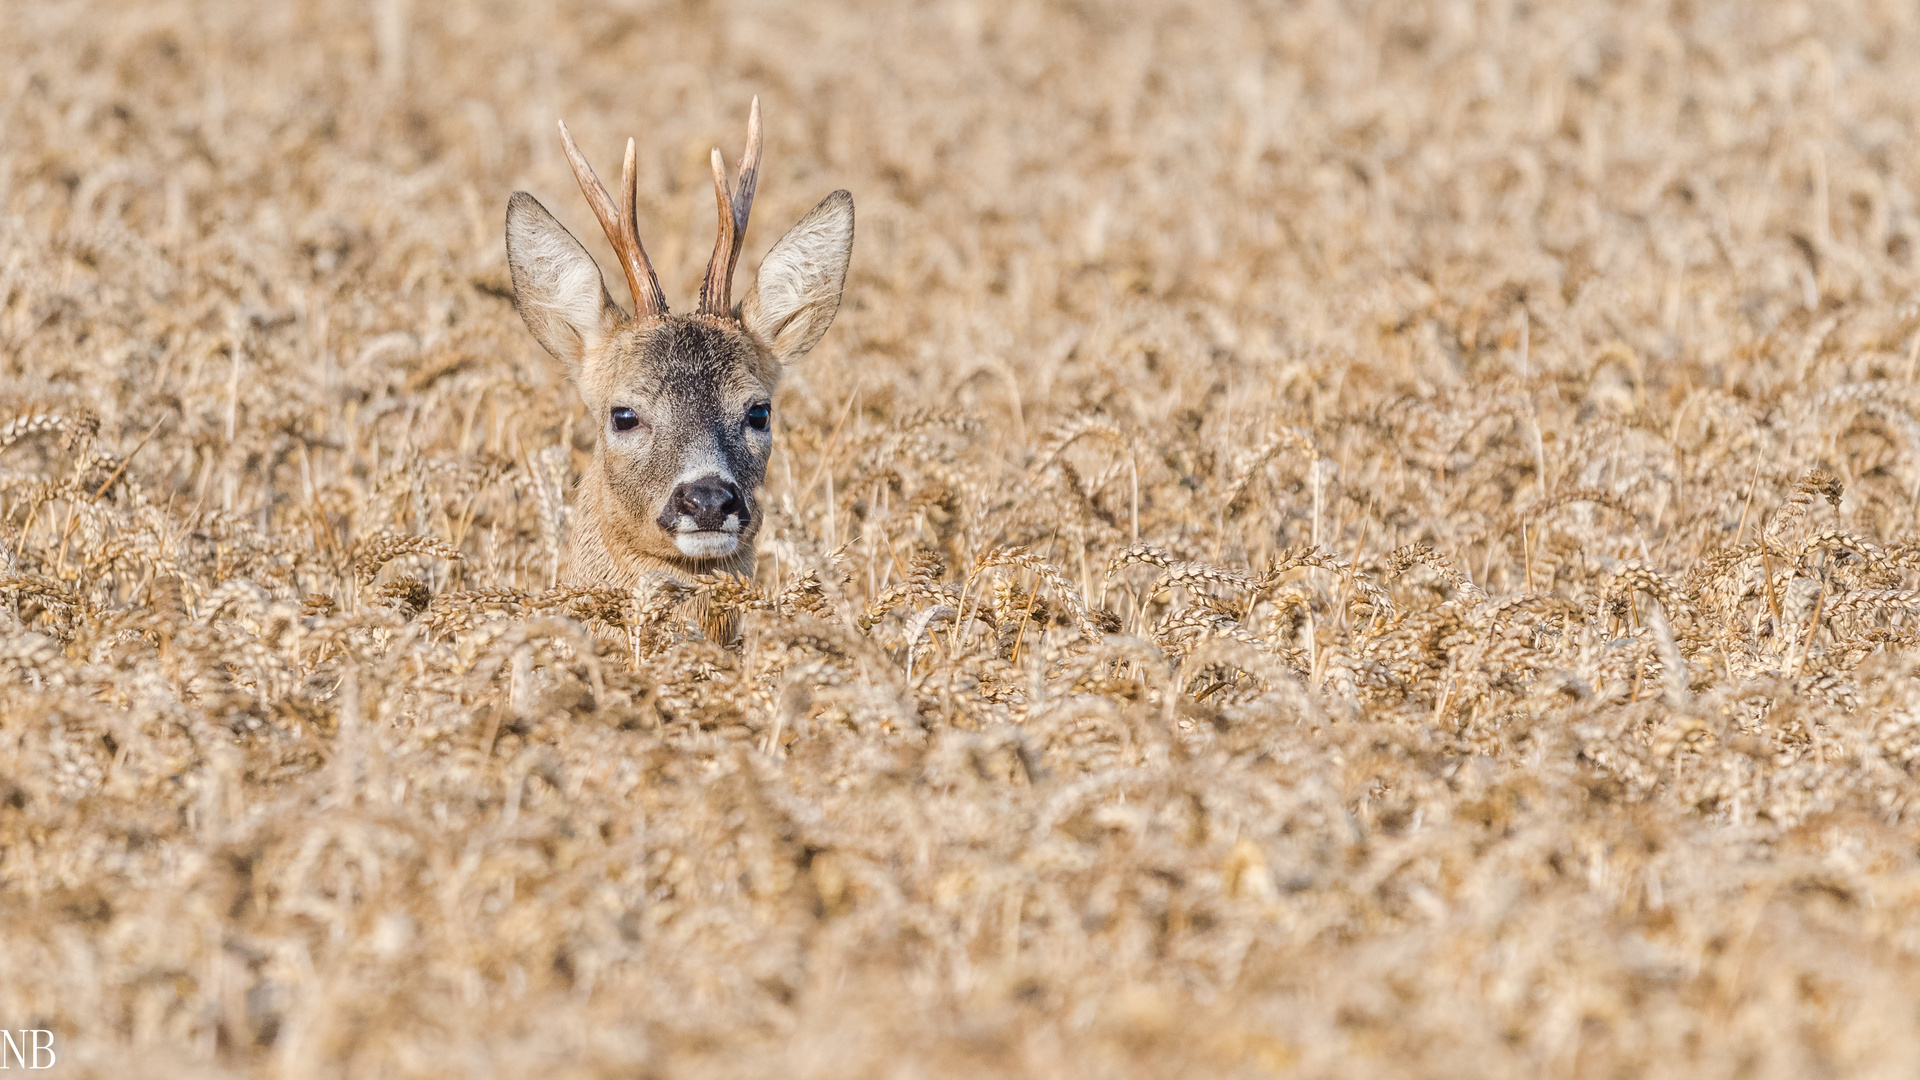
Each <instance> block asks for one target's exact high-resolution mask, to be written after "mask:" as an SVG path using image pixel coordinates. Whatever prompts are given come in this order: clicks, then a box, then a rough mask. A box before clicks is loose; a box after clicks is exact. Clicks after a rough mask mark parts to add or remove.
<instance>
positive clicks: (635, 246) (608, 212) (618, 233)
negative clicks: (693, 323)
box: [560, 120, 667, 317]
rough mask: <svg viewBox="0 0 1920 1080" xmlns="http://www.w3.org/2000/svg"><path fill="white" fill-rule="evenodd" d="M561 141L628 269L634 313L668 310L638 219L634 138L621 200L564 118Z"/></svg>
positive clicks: (623, 164)
mask: <svg viewBox="0 0 1920 1080" xmlns="http://www.w3.org/2000/svg"><path fill="white" fill-rule="evenodd" d="M560 143H561V145H562V146H563V147H565V148H566V151H567V164H568V165H571V166H572V167H573V178H574V180H576V181H577V182H578V183H579V184H580V191H581V193H582V194H584V195H585V196H586V197H587V205H588V206H590V207H592V208H593V216H594V217H596V218H598V219H600V228H601V229H602V230H604V231H605V232H606V234H607V241H608V242H609V243H611V244H612V245H613V253H614V255H615V256H616V257H618V258H619V260H620V269H621V270H622V271H624V272H625V273H626V276H627V288H628V289H629V290H631V291H632V293H633V310H634V314H635V315H636V316H639V317H646V316H650V315H664V314H666V313H667V298H666V294H664V293H662V292H661V291H660V279H659V278H657V277H655V276H654V273H653V263H652V262H651V261H650V260H649V259H648V258H647V249H646V247H645V246H644V245H642V244H641V243H640V230H639V227H638V226H637V225H636V223H635V221H634V216H635V215H634V203H635V201H636V198H637V193H638V181H637V179H636V178H635V175H634V157H633V140H632V139H628V140H627V155H626V159H625V160H624V161H623V162H621V165H620V201H619V202H618V203H615V202H614V200H613V197H612V196H611V195H609V194H607V187H606V185H605V184H602V183H601V182H600V177H599V176H598V175H597V174H596V173H595V172H594V171H593V166H592V165H589V164H587V158H586V155H584V154H582V153H581V152H580V147H579V146H577V145H576V144H575V143H574V141H573V133H572V132H569V131H568V130H567V122H566V121H564V120H562V121H560Z"/></svg>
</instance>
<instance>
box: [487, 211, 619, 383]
mask: <svg viewBox="0 0 1920 1080" xmlns="http://www.w3.org/2000/svg"><path fill="white" fill-rule="evenodd" d="M507 267H508V269H510V270H512V271H513V306H514V307H516V308H518V309H519V310H520V318H522V319H524V320H526V324H527V329H528V330H531V331H533V337H534V340H536V341H538V342H539V343H540V344H541V346H542V347H544V348H545V349H546V350H547V351H548V352H550V353H552V354H553V356H554V359H556V360H559V361H560V362H561V363H563V364H565V365H567V368H568V369H569V370H571V371H572V372H574V373H575V377H576V378H577V377H578V374H579V371H580V365H581V362H582V361H583V359H584V358H585V356H586V354H587V352H588V351H589V350H590V349H592V348H593V347H594V346H596V345H598V344H599V343H600V342H602V341H605V340H606V339H607V337H608V335H610V334H612V333H613V331H614V328H615V327H616V326H618V325H619V322H620V308H619V307H618V306H617V305H616V304H614V302H613V297H611V296H608V295H607V286H606V283H605V282H604V281H602V280H601V277H600V267H599V266H598V265H596V264H595V263H594V261H593V256H591V255H588V254H587V249H586V248H584V247H581V246H580V241H578V240H575V239H574V238H573V234H572V233H570V232H568V231H567V229H566V226H564V225H562V224H560V223H559V222H558V221H555V220H554V218H553V215H552V214H549V213H547V208H546V207H544V206H541V205H540V200H538V199H536V198H534V197H533V196H531V195H529V194H527V193H526V192H524V191H516V192H514V193H513V197H512V198H510V199H508V200H507Z"/></svg>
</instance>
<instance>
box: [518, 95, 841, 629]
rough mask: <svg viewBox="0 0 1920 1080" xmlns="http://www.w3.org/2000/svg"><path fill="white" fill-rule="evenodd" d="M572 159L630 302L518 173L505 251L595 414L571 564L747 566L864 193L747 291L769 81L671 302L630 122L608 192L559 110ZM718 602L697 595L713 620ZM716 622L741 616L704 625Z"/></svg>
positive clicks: (801, 234)
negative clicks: (691, 267)
mask: <svg viewBox="0 0 1920 1080" xmlns="http://www.w3.org/2000/svg"><path fill="white" fill-rule="evenodd" d="M560 139H561V143H562V145H563V146H564V147H565V148H566V152H567V160H568V162H570V163H571V164H572V166H573V175H574V178H575V179H576V180H578V181H579V183H580V190H581V191H583V192H585V193H586V196H587V202H588V204H589V205H590V206H592V207H593V213H594V216H595V217H597V218H599V219H600V227H601V228H603V229H605V230H606V233H607V239H608V240H609V241H611V242H612V244H613V250H614V253H615V254H616V255H617V256H618V258H619V260H620V268H621V269H622V270H624V271H625V272H626V276H627V287H628V288H629V289H630V290H631V291H632V293H633V304H634V311H633V314H632V315H627V314H626V313H625V312H623V311H622V310H621V309H620V307H619V306H618V305H616V304H615V303H614V301H613V298H612V297H611V296H610V295H608V293H607V288H606V284H605V283H604V281H603V280H602V279H601V276H600V268H599V266H598V265H596V264H595V263H594V261H593V258H592V256H590V255H588V254H587V250H586V249H585V248H584V247H581V246H580V242H579V241H578V240H576V239H574V237H573V234H571V233H569V232H568V231H567V230H566V229H565V228H564V227H562V226H561V224H560V223H559V222H558V221H555V220H554V218H553V215H552V214H549V213H548V212H547V210H546V208H545V207H543V206H541V205H540V203H539V202H538V201H537V200H536V199H534V197H533V196H532V195H529V194H527V193H526V192H524V191H516V192H514V193H513V197H512V198H511V199H510V200H508V202H507V263H508V266H509V267H511V269H512V271H513V294H514V306H515V307H517V308H518V309H519V311H520V317H521V318H522V319H524V320H525V321H526V324H527V329H528V330H531V331H532V332H533V336H534V337H535V338H536V339H537V340H538V341H539V342H540V344H541V345H542V346H544V347H545V348H546V350H547V351H548V352H550V353H552V354H553V355H554V357H555V358H556V359H558V360H560V361H561V362H562V363H564V364H565V365H566V366H567V370H568V372H569V374H570V375H571V376H572V378H573V380H574V381H575V383H577V384H578V385H579V387H580V396H581V397H582V398H583V399H584V400H585V401H586V405H587V415H588V416H590V417H593V418H594V423H595V424H596V425H597V430H598V435H597V436H596V437H595V440H594V448H593V461H592V463H591V464H589V465H588V466H587V469H586V472H585V474H584V475H582V476H581V478H580V482H579V487H578V497H577V499H576V505H575V509H574V514H573V521H574V524H573V526H572V528H571V530H570V531H571V536H570V537H569V539H568V545H567V547H568V550H567V553H566V558H565V562H564V566H565V568H564V570H563V576H564V577H565V578H566V579H567V580H569V581H572V582H575V583H578V584H588V585H592V584H605V585H613V586H616V587H622V588H631V587H633V586H635V585H637V584H639V583H640V582H641V581H642V580H643V579H645V578H646V577H648V576H649V575H653V574H664V575H666V576H669V577H671V578H674V579H676V580H679V581H683V582H684V581H688V580H690V579H691V577H692V575H694V574H702V573H714V572H723V573H731V574H737V575H740V576H743V577H748V578H751V577H752V576H753V545H754V537H755V535H756V534H757V533H758V531H759V528H760V506H759V503H758V501H757V498H756V494H755V493H756V490H757V489H758V488H759V486H760V482H761V480H762V478H763V477H765V475H766V469H767V457H768V455H769V454H770V453H771V452H772V450H773V432H772V414H773V391H774V387H775V385H776V384H777V383H778V382H779V381H780V373H781V370H782V368H784V367H785V366H786V365H787V364H790V363H793V362H794V361H796V360H798V359H800V358H801V357H802V356H805V355H806V354H807V352H808V350H810V349H812V348H813V347H814V345H815V344H817V343H818V342H819V341H820V337H821V335H823V334H825V333H826V332H827V326H828V325H829V324H830V323H832V322H833V316H834V313H835V312H836V311H837V310H839V307H840V292H841V289H842V287H843V285H844V284H845V281H846V276H847V260H848V258H849V257H850V256H851V255H852V252H853V196H851V195H849V194H848V193H847V192H845V191H836V192H834V193H833V194H831V195H828V196H827V197H826V198H824V199H822V200H820V204H819V205H818V206H815V207H814V208H813V209H812V210H811V211H810V212H808V214H807V216H806V217H803V218H801V219H800V223H799V224H798V225H795V226H794V227H793V228H792V229H791V230H790V231H788V233H787V234H786V235H785V236H783V237H781V238H780V242H779V243H777V244H775V245H774V246H773V250H771V251H769V252H768V253H767V257H766V259H765V260H764V261H763V262H762V263H761V264H760V273H759V276H758V278H757V279H756V280H755V281H754V284H753V288H752V289H751V290H750V291H749V292H748V293H747V296H746V299H745V300H744V301H742V302H741V303H740V304H739V305H738V306H735V305H734V304H733V300H732V292H733V269H734V264H735V263H736V262H738V261H739V258H740V246H741V241H742V240H744V239H745V237H746V231H747V214H748V212H749V211H750V210H752V208H753V190H754V181H755V179H756V174H757V173H758V172H759V167H760V99H759V98H757V97H756V98H754V100H753V107H752V110H751V112H750V114H749V116H748V119H747V149H746V153H745V154H744V155H743V156H742V157H741V159H740V163H739V165H738V167H737V170H736V173H735V179H734V183H733V186H732V187H731V189H730V188H729V187H728V185H727V173H726V165H725V163H724V162H723V161H722V160H721V157H720V151H719V150H715V151H714V152H713V191H714V197H715V198H716V199H717V200H718V202H719V210H720V231H719V235H718V236H717V237H716V238H715V240H714V245H713V256H712V258H711V259H709V260H708V261H707V276H706V280H705V282H704V283H703V284H702V285H701V287H700V305H699V308H698V309H697V310H696V311H695V312H694V313H693V314H691V315H671V314H668V312H667V303H666V298H665V296H663V295H662V294H661V291H660V282H659V280H658V279H657V278H656V277H655V276H654V273H653V265H652V264H651V263H650V262H648V261H647V253H646V250H645V249H644V248H643V247H642V246H641V244H640V234H639V232H638V230H637V228H636V227H635V224H634V162H633V140H632V139H628V140H627V156H626V162H625V164H623V165H622V166H621V170H620V196H619V201H617V202H616V201H615V200H614V199H613V198H612V197H611V196H610V195H609V194H608V193H607V189H606V188H605V187H604V186H603V185H602V184H601V183H600V179H599V177H597V176H596V175H595V174H594V171H593V168H592V167H591V166H589V165H588V164H587V161H586V158H584V157H582V156H581V154H580V149H579V147H577V146H575V145H574V142H573V136H572V135H571V134H569V133H568V131H567V125H566V124H565V123H564V122H563V123H561V125H560ZM706 621H707V620H706V619H705V617H704V613H702V622H703V623H705V622H706ZM707 630H708V632H709V633H710V634H713V633H716V632H717V633H721V634H730V632H731V631H730V630H729V629H728V628H726V627H724V626H707Z"/></svg>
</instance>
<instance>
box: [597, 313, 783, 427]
mask: <svg viewBox="0 0 1920 1080" xmlns="http://www.w3.org/2000/svg"><path fill="white" fill-rule="evenodd" d="M582 375H583V379H582V383H583V385H582V389H583V390H585V391H586V393H587V395H588V396H589V398H591V399H595V400H597V401H599V402H600V403H603V404H623V405H635V406H637V405H640V404H642V403H653V404H655V405H656V407H658V408H661V409H666V410H670V411H675V412H686V411H689V410H699V409H700V408H701V407H702V406H709V405H718V404H721V403H724V402H731V401H733V400H734V399H739V398H747V397H755V396H761V395H767V394H771V393H772V392H773V389H774V387H775V385H776V384H777V383H778V382H779V378H780V371H779V367H778V365H777V364H776V363H774V362H773V360H772V359H771V358H770V357H769V356H768V355H767V353H766V350H765V349H763V348H762V347H760V345H759V344H758V343H756V342H755V341H754V340H753V338H752V337H750V336H749V335H748V334H747V333H746V331H744V330H742V329H741V328H740V327H739V326H738V325H732V326H729V325H727V324H726V323H725V322H723V321H722V320H719V319H712V318H707V317H702V316H679V315H669V316H666V317H664V318H660V319H652V320H646V321H645V322H643V323H641V324H640V325H637V326H632V327H630V328H629V329H628V330H627V331H625V332H623V333H619V334H615V335H614V336H613V337H612V339H611V340H609V341H608V343H607V347H606V349H605V351H604V352H603V354H602V356H601V358H600V362H599V363H595V364H590V365H588V370H586V371H583V372H582ZM620 397H625V398H632V399H633V400H631V401H626V400H623V401H614V400H613V399H614V398H620Z"/></svg>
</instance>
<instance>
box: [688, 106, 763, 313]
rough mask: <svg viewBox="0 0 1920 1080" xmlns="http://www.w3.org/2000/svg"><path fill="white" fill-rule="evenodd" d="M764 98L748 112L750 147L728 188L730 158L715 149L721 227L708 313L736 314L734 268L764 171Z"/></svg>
mask: <svg viewBox="0 0 1920 1080" xmlns="http://www.w3.org/2000/svg"><path fill="white" fill-rule="evenodd" d="M760 145H761V137H760V98H759V97H758V96H755V97H754V99H753V106H752V108H751V109H750V110H749V111H748V113H747V148H746V152H745V153H743V154H741V155H740V164H739V167H738V172H737V176H736V181H735V183H734V185H733V187H732V189H731V190H729V189H728V187H727V167H726V161H725V159H723V158H722V157H721V156H720V151H719V150H715V151H714V152H713V194H714V198H715V199H716V200H717V202H718V204H719V216H720V228H719V233H718V235H716V236H715V237H714V238H713V257H712V258H710V259H708V260H707V278H706V281H705V282H704V283H703V284H702V285H701V286H700V311H701V313H702V314H705V315H720V316H726V315H731V314H732V313H733V268H734V267H735V266H736V265H737V264H738V263H739V262H740V248H741V246H742V245H743V244H744V243H745V242H746V238H747V217H748V215H749V214H751V213H752V212H753V189H754V185H755V182H756V181H757V180H758V178H759V174H760Z"/></svg>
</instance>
